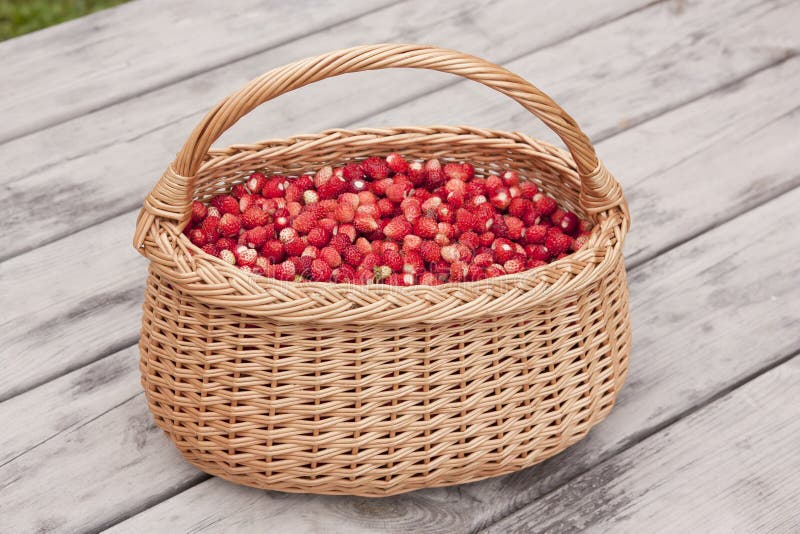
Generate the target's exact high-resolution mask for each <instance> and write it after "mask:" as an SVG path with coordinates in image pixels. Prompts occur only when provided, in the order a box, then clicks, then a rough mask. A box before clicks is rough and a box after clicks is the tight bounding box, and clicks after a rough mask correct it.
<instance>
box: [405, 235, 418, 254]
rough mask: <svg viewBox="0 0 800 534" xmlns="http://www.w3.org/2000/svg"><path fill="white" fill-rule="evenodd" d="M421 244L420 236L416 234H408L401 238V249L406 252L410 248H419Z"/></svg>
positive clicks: (410, 249)
mask: <svg viewBox="0 0 800 534" xmlns="http://www.w3.org/2000/svg"><path fill="white" fill-rule="evenodd" d="M421 244H422V238H421V237H420V236H418V235H414V234H408V235H407V236H405V237H404V238H403V251H404V252H408V251H412V250H419V246H420V245H421Z"/></svg>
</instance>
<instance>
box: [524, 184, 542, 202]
mask: <svg viewBox="0 0 800 534" xmlns="http://www.w3.org/2000/svg"><path fill="white" fill-rule="evenodd" d="M519 188H520V193H521V194H520V196H521V197H522V198H526V199H532V198H533V197H535V196H536V193H538V192H539V187H538V186H537V185H536V184H535V183H533V182H522V183H521V184H519Z"/></svg>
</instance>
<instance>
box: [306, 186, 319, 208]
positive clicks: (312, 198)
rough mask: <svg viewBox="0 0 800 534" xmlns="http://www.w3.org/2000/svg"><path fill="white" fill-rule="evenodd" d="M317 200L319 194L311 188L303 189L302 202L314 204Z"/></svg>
mask: <svg viewBox="0 0 800 534" xmlns="http://www.w3.org/2000/svg"><path fill="white" fill-rule="evenodd" d="M317 202H319V194H318V193H317V192H316V191H314V190H313V189H306V190H305V191H303V204H305V205H309V204H316V203H317Z"/></svg>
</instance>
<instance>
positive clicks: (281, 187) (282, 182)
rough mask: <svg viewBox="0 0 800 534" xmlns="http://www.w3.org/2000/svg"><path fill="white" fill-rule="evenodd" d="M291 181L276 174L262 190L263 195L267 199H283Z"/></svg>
mask: <svg viewBox="0 0 800 534" xmlns="http://www.w3.org/2000/svg"><path fill="white" fill-rule="evenodd" d="M288 185H289V180H288V179H287V178H286V177H285V176H281V175H279V174H276V175H275V176H272V177H271V178H269V179H268V180H267V181H266V182H265V183H264V185H263V186H262V188H261V194H262V195H263V196H264V197H265V198H282V197H283V194H284V191H286V187H287V186H288Z"/></svg>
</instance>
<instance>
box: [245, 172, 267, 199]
mask: <svg viewBox="0 0 800 534" xmlns="http://www.w3.org/2000/svg"><path fill="white" fill-rule="evenodd" d="M265 183H267V177H266V176H264V175H263V174H261V173H260V172H254V173H253V174H251V175H250V178H248V179H247V182H246V183H245V185H246V186H247V190H248V191H250V192H251V193H253V194H254V195H257V194H258V193H260V192H261V189H262V188H263V187H264V184H265Z"/></svg>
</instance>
